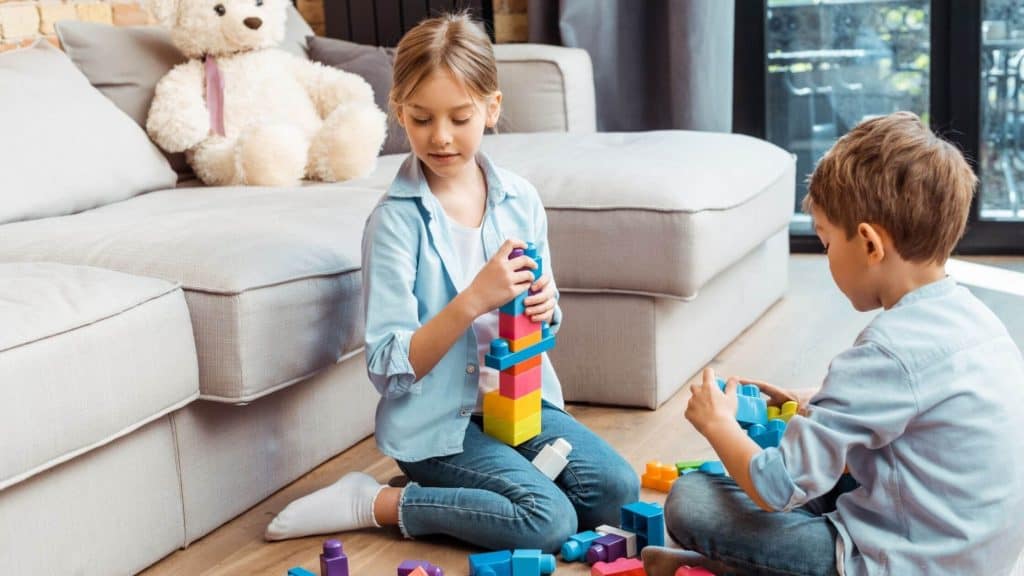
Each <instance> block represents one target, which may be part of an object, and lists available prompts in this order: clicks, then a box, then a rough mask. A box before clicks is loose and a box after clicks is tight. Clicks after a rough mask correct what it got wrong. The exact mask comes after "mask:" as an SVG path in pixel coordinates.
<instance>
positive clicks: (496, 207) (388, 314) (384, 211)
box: [363, 152, 564, 462]
mask: <svg viewBox="0 0 1024 576" xmlns="http://www.w3.org/2000/svg"><path fill="white" fill-rule="evenodd" d="M476 160H477V163H478V164H479V165H480V167H481V168H482V169H483V172H484V176H485V178H486V181H487V204H486V208H485V211H484V218H483V223H482V225H481V228H482V235H483V242H484V253H485V256H486V257H487V259H490V258H491V257H492V256H493V255H494V253H495V252H497V250H498V248H499V247H500V246H501V244H502V243H503V242H504V241H505V240H506V239H507V238H517V239H520V240H524V241H527V242H533V243H534V244H536V246H537V249H538V252H539V254H540V255H541V258H543V264H544V271H545V273H547V274H551V275H552V278H554V274H553V273H552V270H551V253H550V249H549V247H548V225H547V216H546V215H545V213H544V206H543V205H542V204H541V201H540V196H539V195H538V194H537V190H536V189H534V187H533V186H532V185H530V183H529V182H527V181H526V180H524V179H523V178H521V177H520V176H517V175H515V174H513V173H511V172H508V171H506V170H502V169H501V168H498V167H496V166H495V165H494V164H493V163H491V161H490V159H489V158H488V157H487V156H486V155H485V154H483V153H482V152H481V153H479V154H478V155H477V159H476ZM455 257H456V256H455V252H454V249H453V247H452V241H451V229H450V225H449V219H448V217H447V216H446V214H445V212H444V209H443V208H442V207H441V203H440V202H438V200H437V198H436V197H435V196H434V194H433V193H432V192H431V191H430V187H429V186H428V184H427V179H426V178H425V177H424V174H423V170H422V167H421V165H420V162H419V160H418V159H417V158H416V156H415V155H412V154H410V155H409V158H408V159H406V161H405V163H403V164H402V167H401V169H400V170H399V172H398V175H397V176H396V177H395V180H394V182H392V183H391V186H390V187H389V188H388V191H387V193H386V194H385V195H384V197H383V198H382V199H381V201H380V203H379V204H377V207H376V208H374V210H373V212H372V213H371V214H370V217H369V219H368V220H367V223H366V231H365V232H364V234H363V309H364V310H365V312H366V368H367V371H368V372H369V374H370V380H371V381H372V382H373V385H374V387H376V388H377V391H378V392H380V394H381V399H380V402H379V403H378V404H377V424H376V438H377V446H378V447H379V448H380V450H381V452H383V453H384V454H387V455H388V456H391V457H392V458H395V459H397V460H401V461H404V462H416V461H419V460H424V459H426V458H431V457H438V456H446V455H449V454H457V453H459V452H462V440H463V437H464V436H465V431H466V425H467V424H468V423H469V418H470V416H472V414H473V410H474V408H476V400H477V393H478V389H477V378H478V376H479V374H480V366H479V359H478V356H477V342H476V335H475V334H474V333H473V329H472V327H470V328H469V329H467V330H466V332H465V334H464V335H463V337H462V338H460V339H459V340H457V341H456V342H455V344H454V345H453V346H452V347H451V349H450V350H448V352H447V353H446V354H445V355H444V356H443V357H442V358H441V360H440V361H439V362H438V363H437V365H436V366H434V368H433V370H431V371H430V372H429V373H428V374H425V375H423V377H422V378H420V379H419V381H417V380H416V377H417V374H415V373H414V371H413V367H412V364H410V363H409V342H410V340H411V339H412V335H413V333H414V332H416V330H417V329H419V327H420V326H422V325H423V324H425V323H426V322H427V321H428V320H430V319H431V318H433V317H434V316H435V315H436V314H438V313H439V312H440V311H441V310H442V309H443V308H444V307H445V306H447V305H448V303H449V302H451V300H452V299H453V298H454V297H455V295H456V294H457V293H459V292H461V291H462V290H464V289H465V288H466V286H463V285H461V280H460V278H461V274H460V273H459V270H460V264H459V262H457V261H455V260H454V258H455ZM561 317H562V312H561V309H560V308H558V307H557V306H556V308H555V313H554V318H553V319H552V322H551V328H552V331H557V330H558V327H559V323H560V322H561ZM541 370H542V372H541V397H542V398H543V399H544V400H546V401H548V402H550V403H551V404H553V405H555V406H556V407H558V408H563V406H564V403H563V400H562V387H561V384H559V382H558V377H557V376H556V375H555V371H554V369H552V367H551V361H550V360H549V359H548V357H547V354H544V356H543V359H542V365H541Z"/></svg>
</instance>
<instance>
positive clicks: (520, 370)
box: [501, 355, 541, 376]
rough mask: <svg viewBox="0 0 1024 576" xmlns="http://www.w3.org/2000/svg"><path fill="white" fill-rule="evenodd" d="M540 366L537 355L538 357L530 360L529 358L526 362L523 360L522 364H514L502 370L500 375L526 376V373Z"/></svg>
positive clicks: (539, 358) (539, 359)
mask: <svg viewBox="0 0 1024 576" xmlns="http://www.w3.org/2000/svg"><path fill="white" fill-rule="evenodd" d="M540 365H541V357H540V356H539V355H538V356H534V357H532V358H529V359H527V360H523V361H522V362H519V363H518V364H514V365H512V366H509V367H508V368H506V369H504V370H502V371H501V373H502V374H509V375H512V376H519V375H521V374H526V373H527V372H529V371H530V370H533V369H534V368H539V367H540Z"/></svg>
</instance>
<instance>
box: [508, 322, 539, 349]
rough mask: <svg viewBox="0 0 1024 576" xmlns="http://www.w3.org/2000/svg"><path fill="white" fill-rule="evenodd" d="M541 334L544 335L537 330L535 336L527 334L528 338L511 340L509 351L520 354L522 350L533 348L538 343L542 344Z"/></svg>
mask: <svg viewBox="0 0 1024 576" xmlns="http://www.w3.org/2000/svg"><path fill="white" fill-rule="evenodd" d="M538 328H539V325H538ZM541 333H542V331H541V330H537V331H536V332H534V333H533V334H527V335H526V336H523V337H522V338H516V339H515V340H509V341H508V349H509V350H511V351H513V352H519V351H521V350H526V349H527V348H529V347H530V346H533V345H534V344H537V343H538V342H540V337H541Z"/></svg>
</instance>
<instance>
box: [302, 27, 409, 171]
mask: <svg viewBox="0 0 1024 576" xmlns="http://www.w3.org/2000/svg"><path fill="white" fill-rule="evenodd" d="M309 59H310V60H312V61H314V62H319V63H321V64H325V65H327V66H333V67H334V68H338V69H339V70H344V71H345V72H351V73H352V74H358V75H359V76H362V77H363V79H364V80H366V81H367V82H369V83H370V86H371V87H372V88H373V100H374V102H375V103H376V104H377V107H378V108H380V109H381V110H385V111H387V112H388V137H387V140H385V141H384V148H383V149H382V150H381V154H402V153H405V152H408V151H409V150H410V149H411V148H410V147H409V138H408V136H406V134H405V128H402V125H401V124H399V123H398V119H397V118H395V115H394V114H391V110H390V107H389V106H388V95H389V94H390V92H391V83H392V80H391V77H392V74H393V72H394V70H393V68H394V60H395V49H394V48H382V47H378V46H367V45H365V44H356V43H355V42H346V41H345V40H338V39H336V38H322V37H320V36H310V37H309Z"/></svg>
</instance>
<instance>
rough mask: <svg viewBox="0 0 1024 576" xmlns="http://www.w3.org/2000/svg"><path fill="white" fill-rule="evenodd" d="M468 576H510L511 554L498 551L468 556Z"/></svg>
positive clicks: (506, 551) (507, 551)
mask: <svg viewBox="0 0 1024 576" xmlns="http://www.w3.org/2000/svg"><path fill="white" fill-rule="evenodd" d="M469 576H512V552H511V551H509V550H499V551H497V552H484V553H482V554H470V555H469Z"/></svg>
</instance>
